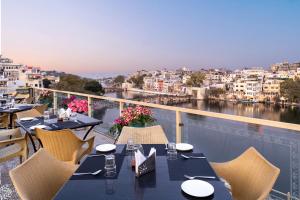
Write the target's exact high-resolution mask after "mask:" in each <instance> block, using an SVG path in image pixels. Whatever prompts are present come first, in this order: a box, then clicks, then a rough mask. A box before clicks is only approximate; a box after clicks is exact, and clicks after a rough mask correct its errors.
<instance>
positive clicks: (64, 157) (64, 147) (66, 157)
mask: <svg viewBox="0 0 300 200" xmlns="http://www.w3.org/2000/svg"><path fill="white" fill-rule="evenodd" d="M36 137H37V138H38V139H39V140H40V141H41V143H42V145H43V147H44V149H46V150H47V151H48V152H49V153H51V154H52V155H53V156H54V157H55V158H56V159H58V160H61V161H66V162H70V163H72V164H77V163H78V162H79V161H80V159H81V158H82V157H83V156H84V155H86V154H89V153H91V151H92V149H93V145H94V139H95V137H91V138H89V139H87V140H81V139H80V138H78V137H77V136H76V135H75V134H74V133H73V132H72V131H71V130H69V129H65V130H58V131H47V130H43V129H36ZM86 144H87V145H88V146H87V145H86ZM86 146H87V147H86Z"/></svg>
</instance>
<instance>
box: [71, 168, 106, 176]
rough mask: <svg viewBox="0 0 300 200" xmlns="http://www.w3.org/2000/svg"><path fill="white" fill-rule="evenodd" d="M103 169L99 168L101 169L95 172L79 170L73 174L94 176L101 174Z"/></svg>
mask: <svg viewBox="0 0 300 200" xmlns="http://www.w3.org/2000/svg"><path fill="white" fill-rule="evenodd" d="M101 171H102V169H99V170H97V171H95V172H82V173H80V172H77V173H74V174H73V175H74V176H80V175H93V176H96V175H97V174H99V173H100V172H101Z"/></svg>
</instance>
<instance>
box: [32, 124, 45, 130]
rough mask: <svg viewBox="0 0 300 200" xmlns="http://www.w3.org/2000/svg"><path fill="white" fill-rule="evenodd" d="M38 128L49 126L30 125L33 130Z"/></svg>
mask: <svg viewBox="0 0 300 200" xmlns="http://www.w3.org/2000/svg"><path fill="white" fill-rule="evenodd" d="M36 128H41V129H43V128H47V126H45V125H35V126H31V127H30V129H31V130H34V129H36Z"/></svg>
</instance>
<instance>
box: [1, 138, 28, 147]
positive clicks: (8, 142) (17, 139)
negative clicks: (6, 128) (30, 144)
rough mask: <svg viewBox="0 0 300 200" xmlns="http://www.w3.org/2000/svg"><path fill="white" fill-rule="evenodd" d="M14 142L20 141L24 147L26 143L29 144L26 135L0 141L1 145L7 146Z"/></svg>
mask: <svg viewBox="0 0 300 200" xmlns="http://www.w3.org/2000/svg"><path fill="white" fill-rule="evenodd" d="M13 143H19V144H20V145H21V146H22V147H24V145H25V146H26V145H27V140H26V136H24V137H21V138H13V139H9V140H2V141H0V147H3V146H6V145H10V144H13Z"/></svg>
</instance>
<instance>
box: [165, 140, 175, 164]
mask: <svg viewBox="0 0 300 200" xmlns="http://www.w3.org/2000/svg"><path fill="white" fill-rule="evenodd" d="M167 155H168V160H176V159H177V150H176V144H175V143H174V142H170V143H168V151H167Z"/></svg>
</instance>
